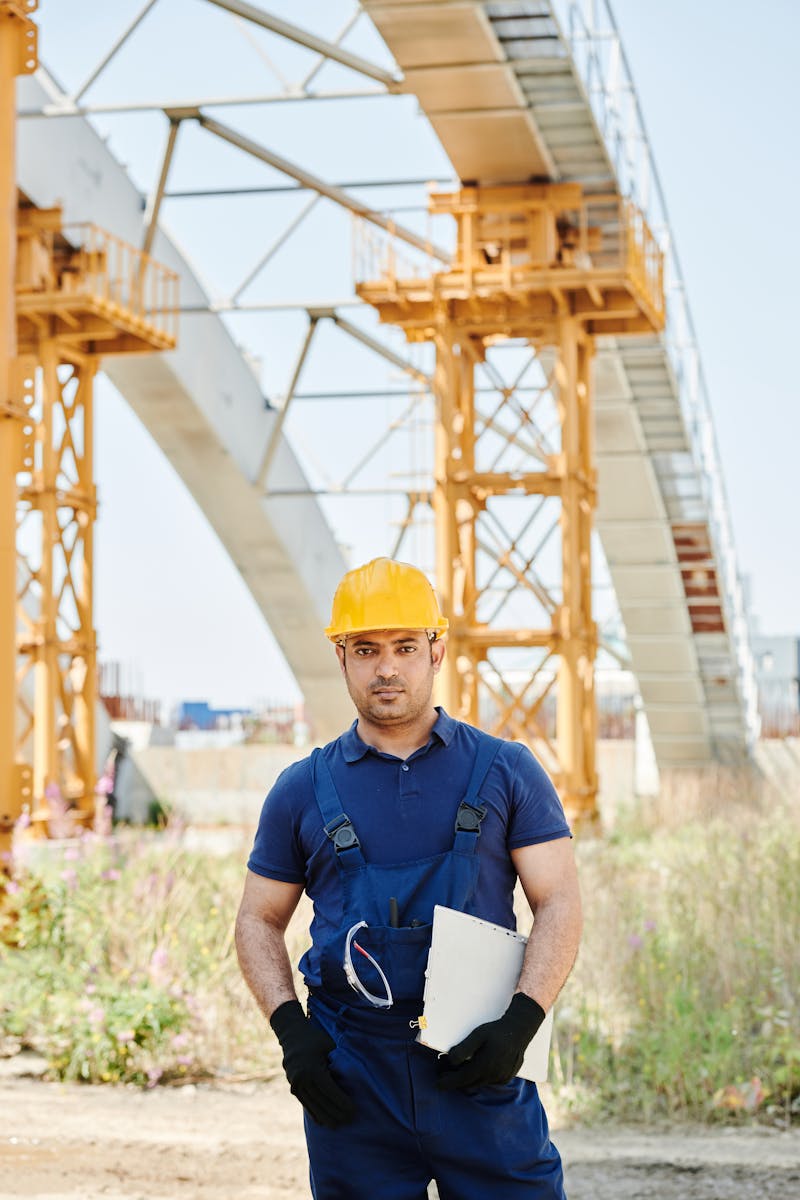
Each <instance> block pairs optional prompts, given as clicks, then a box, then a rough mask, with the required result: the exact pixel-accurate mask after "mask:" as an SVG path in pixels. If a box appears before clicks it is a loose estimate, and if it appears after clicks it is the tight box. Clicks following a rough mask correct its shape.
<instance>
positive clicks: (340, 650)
mask: <svg viewBox="0 0 800 1200" xmlns="http://www.w3.org/2000/svg"><path fill="white" fill-rule="evenodd" d="M335 650H336V657H337V658H338V660H339V666H340V667H341V670H342V674H343V675H346V674H347V667H346V666H345V662H344V646H339V645H337V646H336V647H335Z"/></svg>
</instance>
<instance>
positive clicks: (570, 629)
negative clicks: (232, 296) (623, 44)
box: [357, 184, 664, 821]
mask: <svg viewBox="0 0 800 1200" xmlns="http://www.w3.org/2000/svg"><path fill="white" fill-rule="evenodd" d="M430 206H431V211H432V212H433V213H435V214H441V213H447V214H450V215H452V216H453V217H454V218H455V221H456V226H457V242H456V251H455V255H454V259H453V262H452V265H451V267H450V268H449V269H448V270H445V271H441V272H437V273H436V274H433V275H432V276H429V277H425V278H419V277H417V276H415V275H412V274H411V272H410V271H407V270H404V269H400V268H399V267H398V258H397V255H396V253H395V250H394V247H393V246H392V245H389V246H388V247H387V248H386V249H387V250H388V252H387V253H383V254H381V255H380V270H379V277H378V278H372V279H370V280H369V281H368V282H364V283H361V284H359V286H358V289H357V290H358V293H359V295H360V296H361V297H362V299H364V300H366V301H368V302H369V303H370V304H372V305H374V306H375V307H376V308H377V310H378V312H379V314H380V317H381V320H383V321H385V322H389V323H391V324H395V325H399V326H400V327H401V328H402V329H403V330H404V331H405V334H406V337H407V338H408V339H409V340H410V341H422V340H426V341H433V342H434V344H435V347H436V372H435V379H434V393H435V405H436V417H435V422H436V453H435V490H434V496H433V507H434V513H435V526H436V556H437V572H436V576H437V585H438V588H439V590H440V593H441V596H442V600H443V603H444V606H445V611H446V614H447V616H448V618H449V620H450V634H449V648H448V655H447V659H446V669H445V671H444V678H443V697H442V698H443V700H444V703H445V705H446V707H447V708H448V709H449V710H450V711H451V712H452V713H453V714H454V715H457V716H459V717H461V718H462V719H464V720H468V721H470V722H472V723H474V724H481V725H488V727H489V728H490V729H492V731H494V732H498V733H503V734H506V735H508V736H511V737H514V738H517V739H519V740H523V741H526V742H528V743H530V744H532V745H533V746H534V747H535V748H536V749H537V751H539V753H540V754H541V755H542V757H543V759H544V761H545V762H546V764H547V765H548V766H549V767H550V769H551V771H552V773H553V774H554V775H555V777H556V782H557V783H558V785H559V787H560V790H561V795H562V798H563V800H564V802H565V805H566V807H567V810H568V812H569V814H570V816H571V817H572V818H573V819H574V820H577V821H591V820H594V819H595V818H596V815H597V809H596V795H597V776H596V770H595V738H596V716H595V695H594V660H595V656H596V651H597V630H596V626H595V622H594V619H593V615H592V573H591V533H592V523H593V512H594V508H595V507H596V469H595V465H594V451H593V410H592V372H591V363H592V355H593V349H594V339H595V336H596V335H598V334H613V335H614V336H623V335H629V334H637V333H650V334H652V333H653V332H654V331H656V330H659V329H661V328H662V327H663V323H664V294H663V265H662V256H661V254H660V252H659V250H658V247H657V245H656V243H655V240H654V238H653V236H652V234H651V233H650V231H649V229H648V227H647V225H646V224H645V222H644V220H643V218H642V216H641V214H640V213H639V212H638V211H637V210H636V209H635V207H634V206H633V205H632V204H630V203H629V202H627V201H624V200H621V199H620V198H619V197H618V196H594V195H592V196H584V195H583V193H582V190H581V188H580V186H579V185H577V184H552V185H529V186H520V187H464V188H462V189H460V190H459V191H457V192H455V193H448V194H439V195H433V196H432V197H431V205H430ZM366 249H367V251H368V253H369V255H370V259H371V261H372V262H373V263H374V262H375V253H374V247H373V246H368V247H366ZM503 341H505V342H513V343H516V344H529V345H531V346H532V347H534V348H535V350H536V352H537V355H538V356H539V360H540V364H541V365H540V370H541V371H542V372H543V374H544V377H545V378H544V381H543V382H542V385H541V388H540V389H539V396H538V397H537V396H535V397H534V400H533V402H531V401H528V400H523V399H522V397H521V395H520V394H519V393H518V391H517V388H516V386H514V385H511V386H505V385H504V384H502V381H501V384H500V385H498V388H497V395H498V398H499V402H498V403H497V405H496V406H495V407H494V408H493V410H492V411H491V412H487V411H485V410H482V409H480V408H479V406H478V405H477V404H476V383H475V376H476V368H477V367H478V366H479V365H481V364H482V365H484V366H485V365H487V351H489V349H490V347H492V346H494V345H496V344H497V343H499V342H503ZM545 392H546V393H547V394H548V395H549V397H550V399H551V402H552V404H553V406H554V409H555V412H556V425H557V430H556V433H557V441H556V443H555V444H552V443H551V440H550V438H548V437H545V436H544V435H543V434H542V433H541V431H540V430H538V429H537V428H536V424H535V421H534V412H533V409H535V407H536V404H537V403H538V401H539V399H540V398H541V394H543V393H545ZM509 447H513V448H514V450H515V451H516V452H517V456H516V461H515V462H514V464H513V465H509V462H508V456H507V454H506V451H507V450H508V448H509ZM545 503H549V504H552V503H555V504H557V505H558V506H559V515H558V519H557V525H558V527H559V528H560V533H561V553H560V584H559V587H558V588H553V587H552V586H547V585H546V584H545V583H544V582H543V581H542V580H541V578H540V577H539V575H538V572H537V561H536V551H535V550H534V551H533V552H531V551H530V550H524V549H523V544H524V543H523V536H522V534H523V532H524V531H525V530H526V529H527V528H528V527H529V526H530V524H531V521H532V519H533V518H534V517H536V516H537V514H538V511H539V509H540V508H541V506H542V505H544V504H545ZM503 506H505V512H506V513H508V511H510V510H512V511H515V512H516V514H517V525H516V526H514V525H513V523H512V522H510V521H509V520H508V518H507V517H504V515H503ZM526 512H529V515H528V516H526V515H525V514H526ZM543 540H546V537H545V539H543ZM498 572H501V573H502V574H503V575H504V576H505V578H506V579H507V580H510V584H509V586H508V587H507V589H506V596H505V598H504V599H501V602H500V604H499V605H498V604H497V603H496V602H495V601H496V582H495V581H496V578H497V575H498ZM512 591H516V592H517V593H518V594H519V595H521V596H524V597H525V598H526V599H528V600H530V601H532V602H533V603H534V605H535V606H536V607H537V608H538V612H539V614H540V617H541V619H540V622H539V624H536V625H533V624H521V623H520V621H519V619H514V609H515V606H514V604H509V605H507V607H506V613H508V614H509V616H510V617H511V620H510V621H509V616H507V617H506V622H507V623H506V625H505V627H504V626H503V625H501V624H500V623H499V622H498V620H497V619H496V618H497V616H498V615H499V614H500V611H501V610H502V609H503V607H504V605H506V602H507V599H508V594H509V593H510V592H512ZM517 611H521V610H520V609H519V606H517ZM526 655H527V656H528V657H527V659H526V657H525V656H526ZM556 685H557V686H556ZM552 691H555V692H556V719H555V738H554V737H553V735H552V728H551V724H550V722H549V719H548V705H549V703H550V700H549V699H548V698H549V697H550V695H551V692H552Z"/></svg>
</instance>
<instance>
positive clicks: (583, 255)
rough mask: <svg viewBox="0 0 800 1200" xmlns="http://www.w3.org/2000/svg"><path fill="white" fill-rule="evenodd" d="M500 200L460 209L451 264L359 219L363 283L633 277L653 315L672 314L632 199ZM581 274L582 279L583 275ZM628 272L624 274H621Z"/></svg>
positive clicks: (572, 282)
mask: <svg viewBox="0 0 800 1200" xmlns="http://www.w3.org/2000/svg"><path fill="white" fill-rule="evenodd" d="M497 195H498V196H499V200H498V201H497V203H496V204H495V205H494V206H493V205H492V204H491V202H489V203H485V204H484V205H483V206H482V207H481V206H478V207H476V208H475V210H474V212H473V211H469V210H468V209H465V210H463V211H459V210H458V209H456V210H455V211H454V213H453V215H454V217H455V219H456V222H457V224H458V235H457V240H456V248H455V253H454V256H453V262H452V266H451V267H450V269H449V270H448V269H445V270H444V271H442V264H441V263H440V262H438V261H435V260H434V259H433V257H432V256H431V257H430V258H428V259H427V260H426V259H425V257H424V256H423V255H421V254H420V255H417V256H411V255H410V254H409V253H408V247H406V246H403V247H402V249H401V250H400V249H399V243H398V240H397V239H396V238H395V237H393V236H392V234H391V231H389V232H388V233H387V232H384V231H383V230H377V229H375V228H374V226H370V225H368V224H367V223H366V222H364V221H362V220H357V221H356V222H355V223H354V238H353V250H354V253H353V270H354V277H355V279H356V281H358V282H362V281H363V282H371V283H376V284H381V285H383V286H384V287H386V288H387V289H388V290H390V291H392V290H396V289H398V288H399V289H400V290H401V291H403V292H405V293H409V292H410V291H413V289H414V287H415V284H416V282H417V281H419V282H420V283H422V282H424V281H425V280H429V281H430V285H431V286H434V284H433V278H434V277H439V278H440V279H442V280H444V281H446V283H447V284H448V285H450V286H454V287H462V288H464V289H465V290H468V291H469V290H472V289H473V288H480V287H490V288H491V287H501V288H504V289H505V290H506V291H508V292H511V291H513V290H515V289H516V288H522V289H523V290H524V289H526V288H529V287H530V285H531V280H532V277H534V276H536V275H537V274H538V273H540V272H541V275H542V287H543V288H547V287H550V286H552V284H553V281H554V278H555V276H556V274H560V273H562V272H563V276H564V280H565V284H566V286H576V284H577V285H579V286H586V285H587V284H589V285H591V284H592V283H593V281H596V286H600V287H603V286H606V285H608V284H611V283H612V282H613V281H616V280H619V282H620V283H622V282H624V281H626V280H627V286H628V287H629V288H631V289H632V290H633V291H634V293H635V295H636V297H637V301H638V303H639V304H640V305H641V306H642V307H643V308H645V309H647V310H649V312H650V314H651V317H652V319H653V320H654V321H655V322H656V323H657V324H659V325H660V324H661V323H662V322H663V319H664V265H663V258H664V256H663V254H662V252H661V250H660V249H659V246H658V243H657V241H656V239H655V237H654V236H653V234H652V232H651V231H650V228H649V226H648V224H647V222H646V221H645V219H644V216H643V215H642V213H641V212H640V210H639V209H638V208H637V207H636V205H635V204H634V203H633V202H632V201H631V200H626V199H623V198H621V197H620V196H618V195H616V194H614V193H610V194H607V195H588V196H585V197H583V198H582V199H581V200H580V201H579V202H578V203H575V204H571V205H569V206H566V207H565V206H561V205H558V204H557V202H553V201H551V202H549V203H548V201H547V200H546V199H545V200H542V201H541V202H538V201H534V202H532V203H528V204H526V203H525V202H524V198H523V200H522V201H521V202H520V204H519V207H513V206H512V205H511V204H508V205H506V206H505V207H503V206H502V192H501V189H497ZM576 273H577V275H578V278H577V279H576ZM620 277H621V278H620Z"/></svg>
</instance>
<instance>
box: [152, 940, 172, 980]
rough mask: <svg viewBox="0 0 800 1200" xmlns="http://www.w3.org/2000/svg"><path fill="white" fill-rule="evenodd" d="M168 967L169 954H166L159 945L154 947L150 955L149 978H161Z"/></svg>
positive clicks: (164, 948) (164, 949)
mask: <svg viewBox="0 0 800 1200" xmlns="http://www.w3.org/2000/svg"><path fill="white" fill-rule="evenodd" d="M168 966H169V954H168V953H167V950H166V947H165V946H162V945H161V944H160V943H159V945H158V946H156V948H155V950H154V951H153V953H152V954H151V955H150V976H151V978H158V977H159V976H163V975H164V974H165V973H166V971H167V968H168Z"/></svg>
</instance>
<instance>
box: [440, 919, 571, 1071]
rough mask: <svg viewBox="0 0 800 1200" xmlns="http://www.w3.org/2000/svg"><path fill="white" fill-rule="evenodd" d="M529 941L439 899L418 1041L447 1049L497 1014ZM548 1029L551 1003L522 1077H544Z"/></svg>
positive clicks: (506, 1001) (515, 978)
mask: <svg viewBox="0 0 800 1200" xmlns="http://www.w3.org/2000/svg"><path fill="white" fill-rule="evenodd" d="M527 943H528V939H527V938H526V937H523V935H522V934H521V933H516V932H515V931H514V930H513V929H504V928H503V926H502V925H494V924H492V922H491V921H483V920H481V919H480V918H479V917H471V916H468V915H467V914H466V913H462V912H457V911H456V910H455V909H452V908H445V907H443V906H442V905H441V904H437V905H436V906H435V907H434V910H433V936H432V939H431V948H430V952H429V954H428V967H427V970H426V971H425V992H424V1003H423V1012H422V1016H421V1017H420V1021H419V1025H420V1030H419V1034H418V1036H417V1041H419V1042H420V1043H421V1044H422V1045H423V1046H430V1048H431V1049H432V1050H438V1051H439V1052H440V1053H446V1052H447V1051H448V1050H449V1049H450V1048H451V1046H455V1045H456V1044H457V1043H458V1042H460V1041H462V1039H463V1038H465V1037H466V1036H467V1034H468V1033H471V1031H472V1030H473V1029H474V1028H475V1027H476V1026H477V1025H482V1024H483V1023H484V1022H485V1021H494V1020H496V1019H497V1018H498V1017H501V1016H502V1015H503V1013H504V1012H505V1010H506V1009H507V1008H508V1005H509V1002H510V1000H511V997H512V995H513V993H514V992H515V990H516V987H517V983H518V981H519V974H520V971H521V970H522V959H523V957H524V955H525V947H526V945H527ZM552 1031H553V1010H552V1008H551V1009H550V1011H549V1012H548V1014H547V1016H546V1017H545V1019H544V1021H543V1023H542V1025H541V1027H540V1028H539V1030H538V1032H537V1033H536V1036H535V1037H534V1038H533V1039H532V1040H531V1042H530V1044H529V1046H528V1049H527V1050H526V1051H525V1058H524V1059H523V1062H522V1066H521V1067H520V1069H519V1075H520V1076H521V1077H522V1078H523V1079H529V1080H532V1081H533V1082H534V1083H542V1082H544V1080H546V1079H547V1072H548V1062H549V1058H550V1039H551V1036H552Z"/></svg>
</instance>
